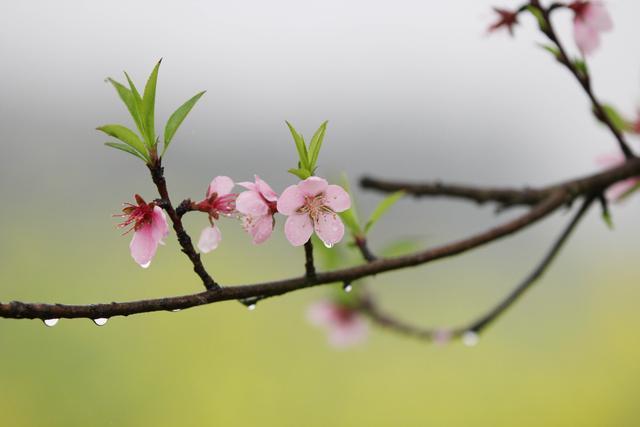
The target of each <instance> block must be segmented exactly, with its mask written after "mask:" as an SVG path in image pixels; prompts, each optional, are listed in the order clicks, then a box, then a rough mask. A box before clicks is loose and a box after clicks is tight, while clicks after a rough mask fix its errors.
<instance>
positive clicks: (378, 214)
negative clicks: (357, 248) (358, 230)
mask: <svg viewBox="0 0 640 427" xmlns="http://www.w3.org/2000/svg"><path fill="white" fill-rule="evenodd" d="M404 195H405V192H404V191H402V190H401V191H396V192H395V193H393V194H391V195H390V196H388V197H386V198H385V199H383V200H382V201H381V202H380V203H379V204H378V206H376V208H375V209H374V211H373V212H372V213H371V216H370V217H369V221H367V223H366V224H365V226H364V232H365V234H366V233H368V232H369V231H370V230H371V227H373V225H374V224H375V223H376V222H378V220H379V219H380V218H382V216H383V215H384V214H385V213H387V211H388V210H389V209H390V208H391V206H393V205H394V204H395V203H396V202H397V201H398V200H400V199H401V198H402V197H403V196H404Z"/></svg>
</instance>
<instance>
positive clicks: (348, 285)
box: [342, 283, 353, 292]
mask: <svg viewBox="0 0 640 427" xmlns="http://www.w3.org/2000/svg"><path fill="white" fill-rule="evenodd" d="M342 289H343V290H344V291H345V292H351V291H352V290H353V286H352V285H351V283H345V284H344V286H343V287H342Z"/></svg>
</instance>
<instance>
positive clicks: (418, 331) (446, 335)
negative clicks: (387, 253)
mask: <svg viewBox="0 0 640 427" xmlns="http://www.w3.org/2000/svg"><path fill="white" fill-rule="evenodd" d="M594 200H595V197H594V196H588V197H587V198H586V199H585V200H584V202H583V204H582V206H581V207H580V209H579V210H578V212H577V213H576V214H575V215H574V217H573V218H572V219H571V221H570V222H569V224H568V226H567V227H566V228H565V229H564V230H563V231H562V233H561V234H560V236H559V237H558V238H557V240H556V241H555V242H554V244H553V245H552V246H551V248H550V250H549V252H548V253H547V254H546V255H545V256H544V258H543V259H542V261H540V263H539V264H538V265H537V267H536V268H535V269H534V270H533V271H532V272H531V273H530V274H529V275H528V276H527V277H526V278H525V279H524V280H523V281H522V282H521V283H519V284H518V286H516V287H515V288H514V289H513V290H512V291H511V292H510V293H509V294H508V295H507V296H506V297H505V298H504V299H503V300H501V301H500V302H499V303H498V304H497V305H496V306H495V307H493V308H492V309H491V310H489V311H488V312H487V313H486V314H484V315H482V316H480V317H479V318H478V319H476V320H475V321H473V322H471V323H470V324H469V325H467V326H464V327H459V328H455V329H451V330H446V329H435V328H426V327H420V326H416V325H413V324H411V323H408V322H405V321H403V320H400V319H398V318H396V317H395V316H392V315H390V314H388V313H385V312H383V311H381V310H380V308H378V307H377V305H376V304H375V303H374V300H373V299H372V298H371V296H370V295H365V296H363V297H362V299H361V300H360V304H359V306H358V309H359V310H360V311H361V312H362V313H364V314H365V315H366V316H367V317H369V318H370V319H371V320H372V321H373V322H375V323H376V324H378V325H380V326H383V327H385V328H388V329H391V330H393V331H395V332H399V333H401V334H404V335H408V336H412V337H414V338H418V339H424V340H428V341H434V340H438V339H439V338H441V339H443V340H449V339H452V338H460V337H461V336H463V335H464V334H465V333H466V332H469V331H471V332H475V333H480V332H481V331H482V330H484V329H485V328H486V327H487V326H489V324H491V323H493V322H494V321H495V320H497V319H498V318H499V317H500V316H501V315H502V314H504V313H505V312H506V311H507V309H508V308H510V307H511V306H512V305H513V304H514V303H515V302H516V301H517V300H518V299H519V298H520V297H521V296H522V295H524V293H525V292H526V291H527V290H528V289H530V288H531V286H533V284H534V283H535V282H536V281H537V280H538V279H539V278H540V277H542V275H543V274H544V273H545V271H546V270H547V269H548V268H549V266H550V265H551V263H552V262H553V260H554V259H555V258H556V256H557V255H558V254H559V253H560V250H561V249H562V247H563V246H564V244H565V243H566V242H567V240H568V238H569V236H570V235H571V233H572V232H573V231H574V230H575V228H576V227H577V225H578V223H579V222H580V220H581V219H582V218H583V217H584V215H585V214H586V213H587V211H588V210H589V207H590V206H591V205H592V203H593V201H594ZM439 335H443V336H442V337H440V336H439Z"/></svg>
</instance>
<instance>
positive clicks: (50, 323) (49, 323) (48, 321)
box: [43, 319, 60, 327]
mask: <svg viewBox="0 0 640 427" xmlns="http://www.w3.org/2000/svg"><path fill="white" fill-rule="evenodd" d="M58 320H60V319H44V320H43V322H44V324H45V325H47V326H48V327H52V326H56V325H57V324H58Z"/></svg>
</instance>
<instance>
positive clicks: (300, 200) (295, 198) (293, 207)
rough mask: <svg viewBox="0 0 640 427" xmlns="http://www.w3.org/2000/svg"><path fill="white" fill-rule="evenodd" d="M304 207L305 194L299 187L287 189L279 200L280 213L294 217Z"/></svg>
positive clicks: (292, 186)
mask: <svg viewBox="0 0 640 427" xmlns="http://www.w3.org/2000/svg"><path fill="white" fill-rule="evenodd" d="M303 205H304V194H303V193H302V191H300V189H299V188H298V186H297V185H290V186H289V187H287V188H286V189H285V190H284V191H283V192H282V194H281V195H280V198H279V199H278V212H280V213H281V214H283V215H293V214H295V212H296V211H297V210H298V209H300V208H301V207H302V206H303Z"/></svg>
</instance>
